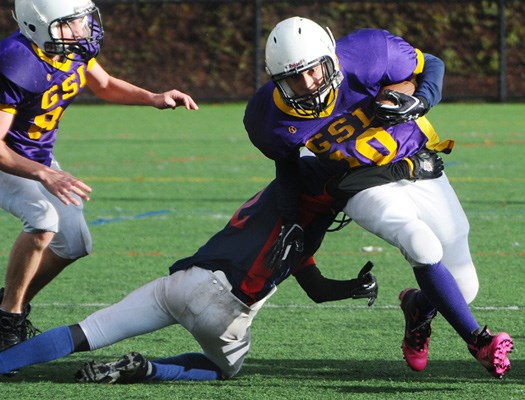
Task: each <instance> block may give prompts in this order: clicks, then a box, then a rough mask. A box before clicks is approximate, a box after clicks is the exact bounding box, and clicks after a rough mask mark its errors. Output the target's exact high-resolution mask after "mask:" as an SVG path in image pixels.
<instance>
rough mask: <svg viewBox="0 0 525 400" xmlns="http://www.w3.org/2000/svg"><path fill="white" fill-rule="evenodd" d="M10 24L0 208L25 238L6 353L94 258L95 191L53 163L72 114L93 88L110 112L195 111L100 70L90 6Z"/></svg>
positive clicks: (8, 312)
mask: <svg viewBox="0 0 525 400" xmlns="http://www.w3.org/2000/svg"><path fill="white" fill-rule="evenodd" d="M14 17H15V19H16V21H17V22H18V26H19V30H17V31H16V32H15V33H13V34H12V35H11V36H9V37H7V38H5V39H3V40H2V41H0V139H1V140H0V206H1V207H2V208H3V209H4V210H6V211H8V212H9V213H11V214H13V215H14V216H16V217H17V218H19V219H20V220H21V221H22V223H23V231H22V232H21V233H20V235H19V236H18V238H17V239H16V241H15V243H14V245H13V248H12V250H11V253H10V257H9V261H8V266H7V272H6V278H5V279H6V280H5V290H4V289H3V290H2V291H1V293H0V297H1V298H2V300H1V305H0V349H4V348H6V347H9V346H12V345H14V344H16V343H18V342H19V341H21V340H24V339H25V338H26V337H27V335H30V334H31V331H32V329H31V324H30V323H29V322H28V321H27V314H28V313H29V311H30V306H29V302H30V300H31V299H32V298H33V297H34V296H35V295H36V294H37V293H38V292H39V291H40V290H41V289H42V287H44V286H45V285H46V284H47V283H49V282H50V281H51V280H52V279H53V278H54V277H56V276H57V275H58V274H59V273H60V272H61V271H62V270H63V269H64V268H65V267H66V266H67V265H69V264H71V263H72V262H74V261H75V260H77V259H79V258H80V257H83V256H85V255H87V254H89V253H90V251H91V236H90V233H89V230H88V228H87V225H86V222H85V220H84V217H83V214H82V201H83V200H89V193H90V192H91V188H90V187H89V186H88V185H87V184H86V183H85V182H83V181H82V180H80V179H78V178H76V177H74V176H72V175H70V174H69V173H67V172H65V171H63V170H61V168H60V167H59V164H58V163H57V161H56V160H55V159H54V157H53V148H54V145H55V141H56V135H57V130H58V126H59V122H60V119H61V117H62V115H63V113H64V111H65V110H66V108H67V107H68V106H69V105H70V104H71V102H72V101H73V100H74V99H75V98H76V96H77V95H78V94H79V93H80V92H81V91H82V89H83V88H84V87H85V86H87V87H89V88H90V89H92V90H93V92H94V93H95V94H96V95H97V96H98V97H99V98H101V99H103V100H106V101H109V102H112V103H118V104H135V105H145V106H152V107H156V108H158V109H165V108H176V107H178V106H183V107H185V108H186V109H190V110H196V109H198V106H197V104H196V103H195V102H194V101H193V99H192V98H191V97H190V96H188V95H186V94H184V93H181V92H180V91H178V90H169V91H166V92H164V93H152V92H150V91H148V90H145V89H142V88H140V87H137V86H135V85H133V84H131V83H128V82H126V81H123V80H121V79H118V78H115V77H113V76H111V75H109V74H108V73H107V72H106V71H105V70H104V69H103V68H102V66H101V65H100V64H99V63H98V62H97V61H96V58H95V57H96V56H97V54H98V52H99V50H100V46H101V43H102V38H103V34H104V31H103V26H102V22H101V19H100V15H99V10H98V8H97V7H96V6H95V5H94V4H93V2H92V1H91V0H16V1H15V12H14Z"/></svg>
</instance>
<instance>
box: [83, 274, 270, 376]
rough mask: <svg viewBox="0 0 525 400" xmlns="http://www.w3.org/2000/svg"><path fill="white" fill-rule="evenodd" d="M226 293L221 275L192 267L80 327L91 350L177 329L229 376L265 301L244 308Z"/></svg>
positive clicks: (150, 285) (237, 366)
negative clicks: (150, 333)
mask: <svg viewBox="0 0 525 400" xmlns="http://www.w3.org/2000/svg"><path fill="white" fill-rule="evenodd" d="M229 289H230V286H229V283H228V282H227V281H226V280H225V279H224V278H223V277H222V276H219V275H216V274H214V273H213V272H211V271H208V270H205V269H202V268H198V267H192V268H190V269H188V270H183V271H177V272H175V273H174V274H172V275H170V276H167V277H162V278H158V279H156V280H154V281H153V282H150V283H148V284H146V285H144V286H142V287H141V288H139V289H137V290H135V291H133V292H132V293H130V294H129V295H128V296H126V297H125V298H124V299H123V300H122V301H120V302H119V303H116V304H114V305H112V306H110V307H108V308H105V309H103V310H99V311H97V312H95V313H93V314H92V315H90V316H89V317H87V318H86V319H85V320H84V321H82V322H80V326H81V328H82V330H83V331H84V333H85V335H86V337H87V340H88V342H89V345H90V349H92V350H94V349H97V348H100V347H103V346H107V345H109V344H112V343H115V342H118V341H120V340H122V339H125V338H129V337H133V336H137V335H141V334H145V333H148V332H152V331H155V330H158V329H161V328H164V327H166V326H169V325H172V324H181V325H182V326H183V327H184V328H186V329H187V330H188V331H189V332H190V333H191V334H192V335H193V337H194V338H195V339H196V340H197V342H198V343H199V344H200V346H201V347H202V349H203V352H204V354H205V355H206V356H207V357H208V358H209V359H210V360H211V361H212V362H213V363H215V364H216V365H217V366H218V367H219V368H220V369H221V371H222V373H223V375H224V377H232V376H234V375H235V374H237V372H239V370H240V369H241V366H242V363H243V361H244V358H245V357H246V355H247V354H248V351H249V349H250V342H251V340H250V326H251V322H252V320H253V318H254V316H255V315H256V313H257V311H258V310H259V309H260V307H261V306H262V304H263V303H264V301H265V300H266V298H265V299H264V300H261V301H260V302H258V303H256V304H254V305H253V306H252V307H248V306H246V305H245V304H244V303H242V302H241V301H240V300H238V299H237V298H236V297H235V296H234V295H232V294H231V292H230V290H229ZM268 297H269V296H268ZM268 297H267V298H268Z"/></svg>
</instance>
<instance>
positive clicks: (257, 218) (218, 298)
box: [0, 153, 443, 383]
mask: <svg viewBox="0 0 525 400" xmlns="http://www.w3.org/2000/svg"><path fill="white" fill-rule="evenodd" d="M424 154H425V153H423V154H421V153H420V154H419V156H418V157H414V158H412V159H410V160H404V161H403V160H402V161H399V162H398V163H391V164H388V165H386V166H382V167H371V168H370V167H364V168H360V169H356V170H354V171H352V172H351V173H350V174H348V175H345V176H344V177H342V178H339V177H338V178H337V179H331V180H330V182H329V185H328V186H325V184H326V183H327V182H328V180H329V177H330V175H331V174H327V173H326V171H325V170H324V168H323V167H322V165H320V164H319V161H318V160H317V159H316V158H315V157H304V158H302V159H301V161H300V171H301V178H300V188H301V192H302V194H301V200H300V204H301V210H300V222H301V225H302V226H303V227H304V233H305V235H304V241H303V252H302V254H301V256H300V257H299V258H297V259H293V261H292V259H291V258H288V259H287V260H288V261H289V262H288V263H279V264H276V265H275V266H272V267H270V266H269V265H268V264H267V262H266V260H265V254H266V252H267V251H268V249H269V247H270V246H271V245H272V243H273V242H274V241H275V239H276V237H277V236H278V235H279V230H280V226H281V224H282V216H281V214H280V212H279V210H278V207H277V199H276V182H275V181H274V182H272V183H270V184H269V185H268V186H267V187H266V188H264V189H263V190H262V191H260V192H259V193H257V194H256V195H255V196H253V197H252V198H251V199H250V200H248V201H247V202H246V203H244V204H243V205H242V206H241V207H240V208H239V209H238V210H237V211H236V212H235V213H234V215H233V216H232V218H231V219H230V221H229V222H228V223H227V224H226V226H225V227H224V228H223V229H222V230H221V231H219V232H218V233H216V234H215V235H214V236H213V237H211V238H210V239H209V240H208V242H206V243H205V244H204V245H203V246H202V247H200V248H199V249H198V251H197V252H196V253H195V254H194V255H193V256H191V257H188V258H185V259H182V260H179V261H176V262H175V263H174V264H173V265H172V266H171V268H170V275H169V276H166V277H162V278H158V279H156V280H154V281H152V282H150V283H148V284H146V285H144V286H142V287H141V288H139V289H137V290H135V291H133V292H132V293H130V294H129V295H128V296H126V297H125V298H124V299H123V300H122V301H120V302H119V303H117V304H114V305H112V306H110V307H108V308H105V309H102V310H99V311H97V312H95V313H93V314H92V315H90V316H89V317H87V318H86V319H85V320H83V321H82V322H80V323H78V324H75V325H71V326H62V327H59V328H55V329H52V330H50V331H48V332H44V333H42V334H40V335H37V336H36V337H34V338H32V339H29V340H27V341H24V342H22V343H20V344H18V345H16V346H13V347H11V348H9V349H7V350H5V351H4V352H1V353H0V374H5V373H9V372H10V371H12V370H16V369H19V368H23V367H25V366H28V365H31V364H35V363H42V362H46V361H51V360H55V359H57V358H60V357H65V356H67V355H69V354H71V353H73V352H78V351H88V350H95V349H98V348H101V347H103V346H108V345H110V344H112V343H115V342H118V341H120V340H123V339H125V338H129V337H133V336H137V335H141V334H145V333H148V332H151V331H154V330H158V329H161V328H164V327H167V326H169V325H173V324H180V325H182V326H183V327H184V328H185V329H187V330H188V331H189V332H190V333H191V334H192V335H193V337H194V338H195V339H196V340H197V342H198V343H199V345H200V346H201V348H202V350H203V352H202V353H186V354H182V355H179V356H176V357H170V358H165V359H158V360H152V361H148V360H146V359H145V358H144V357H143V356H142V355H141V354H139V353H135V352H132V353H130V354H127V355H125V356H123V357H122V358H121V359H119V360H117V361H116V362H110V363H102V362H95V361H93V362H89V363H87V364H86V365H85V366H84V367H82V368H81V369H80V370H79V371H78V373H77V374H76V379H77V381H79V382H118V383H131V382H141V381H154V380H162V381H170V380H214V379H225V378H230V377H232V376H234V375H236V374H237V373H238V372H239V370H240V369H241V366H242V363H243V361H244V358H245V357H246V355H247V353H248V351H249V349H250V344H251V337H250V330H251V329H250V326H251V323H252V320H253V318H254V317H255V315H256V314H257V312H258V311H259V310H260V308H261V307H262V306H263V305H264V303H265V302H266V301H267V300H268V298H269V297H270V296H271V295H272V294H273V293H274V292H275V291H276V289H277V285H279V284H280V283H281V282H282V281H283V280H285V279H286V278H288V277H289V276H291V275H294V276H295V278H296V279H297V281H298V282H299V284H300V285H301V287H302V288H303V289H304V290H305V291H306V293H307V294H308V296H309V297H310V298H312V299H313V300H314V301H316V302H318V303H319V302H324V301H333V300H340V299H347V298H355V299H358V298H368V304H369V305H371V304H372V303H373V301H374V299H375V297H376V296H377V290H378V286H377V282H376V280H375V278H374V276H373V275H372V274H371V273H370V268H371V267H372V265H371V263H368V264H367V265H366V266H365V267H364V268H363V269H362V270H361V272H359V274H358V276H357V278H355V279H350V280H332V279H328V278H325V277H324V276H323V275H322V274H321V272H320V270H319V269H318V268H317V266H316V263H315V260H314V258H313V255H314V253H315V252H316V250H317V249H318V248H319V246H320V245H321V241H322V240H323V238H324V235H325V232H326V230H327V229H328V228H329V227H330V225H331V224H332V221H333V220H334V217H335V216H336V214H337V212H338V210H339V209H340V208H339V207H340V204H344V202H345V201H343V202H342V203H340V202H336V201H335V199H334V197H333V196H332V193H333V194H336V193H339V191H338V188H339V187H340V186H342V187H344V188H345V190H344V192H343V193H342V194H341V195H342V196H343V197H344V199H343V200H346V198H347V197H346V196H347V194H346V193H350V192H359V191H360V190H362V189H364V188H367V187H370V186H372V185H380V184H385V183H388V182H391V181H395V180H399V179H403V178H409V177H410V178H414V179H429V178H433V177H437V176H439V175H441V173H442V172H441V171H442V169H443V165H442V161H441V159H440V158H439V156H437V155H436V154H435V153H434V154H430V153H427V154H429V157H422V155H424ZM420 159H425V160H426V162H427V163H429V164H430V168H429V169H428V170H427V171H426V172H422V173H421V174H418V173H416V175H413V173H412V171H411V169H410V168H409V163H410V164H415V165H416V166H419V167H420V166H421V163H420V161H419V160H420ZM405 161H407V162H405ZM418 169H419V170H422V168H418ZM290 244H291V245H293V243H292V242H290Z"/></svg>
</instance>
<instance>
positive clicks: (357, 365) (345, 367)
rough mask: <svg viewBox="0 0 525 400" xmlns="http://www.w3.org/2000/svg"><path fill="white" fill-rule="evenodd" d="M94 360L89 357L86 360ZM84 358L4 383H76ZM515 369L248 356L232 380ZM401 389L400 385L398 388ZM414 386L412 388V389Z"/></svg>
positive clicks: (440, 377)
mask: <svg viewBox="0 0 525 400" xmlns="http://www.w3.org/2000/svg"><path fill="white" fill-rule="evenodd" d="M88 360H90V358H86V360H85V361H88ZM83 363H84V361H68V360H61V361H56V362H52V363H48V364H39V365H34V366H31V367H27V368H26V369H24V370H22V371H20V372H19V373H18V374H17V375H15V376H14V377H11V378H6V377H0V382H1V383H4V384H5V383H12V384H16V383H24V382H33V383H34V382H40V381H42V382H45V381H47V382H54V383H72V384H73V383H75V382H74V379H73V375H74V373H75V372H76V371H77V369H78V368H80V367H81V366H82V365H83ZM512 366H513V368H512V370H511V371H510V372H509V373H508V374H507V376H506V377H505V378H504V379H502V380H501V381H498V380H496V379H495V378H493V377H491V376H490V375H489V374H488V372H486V371H485V369H484V368H483V367H482V366H481V365H479V364H478V363H477V362H476V361H475V360H472V361H458V360H455V361H454V360H452V361H446V360H430V361H429V365H428V366H427V369H426V370H425V371H423V372H413V371H411V370H410V369H409V368H408V367H407V366H406V364H405V362H404V361H403V360H400V361H380V360H373V361H370V360H290V359H279V360H271V359H253V358H251V359H250V358H248V360H246V361H245V363H244V367H243V369H242V370H241V372H240V374H239V375H237V377H236V378H234V379H233V380H231V381H229V382H231V384H232V385H235V386H236V385H241V386H242V385H243V384H244V383H245V379H249V380H251V379H252V378H253V377H254V376H257V377H262V378H268V379H280V380H283V379H284V380H287V379H289V380H292V381H296V380H304V379H309V380H319V381H320V383H321V386H326V385H327V382H329V381H345V382H349V383H350V382H355V383H356V384H357V385H351V386H347V387H345V388H344V389H342V388H341V387H340V388H339V390H344V391H349V392H354V391H355V392H375V391H380V392H384V391H385V390H387V389H388V388H381V387H370V386H368V385H358V383H359V382H363V381H367V380H376V381H382V380H392V381H398V382H403V381H408V382H412V381H419V382H429V383H453V382H461V381H468V382H469V383H472V382H475V381H478V382H479V383H488V382H494V383H500V384H505V383H507V384H516V383H518V381H520V379H521V378H520V377H523V376H524V371H523V370H524V368H525V364H524V363H523V362H522V361H521V360H516V361H513V363H512ZM392 389H393V388H392ZM395 390H396V391H399V387H397V388H396V389H395ZM413 390H414V389H413V388H411V389H410V391H413Z"/></svg>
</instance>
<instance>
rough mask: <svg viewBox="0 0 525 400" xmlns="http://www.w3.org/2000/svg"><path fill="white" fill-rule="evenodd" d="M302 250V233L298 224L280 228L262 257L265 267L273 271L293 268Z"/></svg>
mask: <svg viewBox="0 0 525 400" xmlns="http://www.w3.org/2000/svg"><path fill="white" fill-rule="evenodd" d="M303 250H304V232H303V228H301V227H300V226H299V225H298V224H287V225H283V226H282V227H281V233H279V236H278V237H277V239H275V242H274V243H273V244H272V246H271V247H270V249H269V250H268V251H267V252H266V254H265V255H264V261H265V264H266V266H267V267H268V268H269V269H270V270H272V271H275V270H277V269H280V268H282V267H285V268H293V267H295V265H296V264H297V263H298V262H299V259H300V257H301V254H302V252H303Z"/></svg>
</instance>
